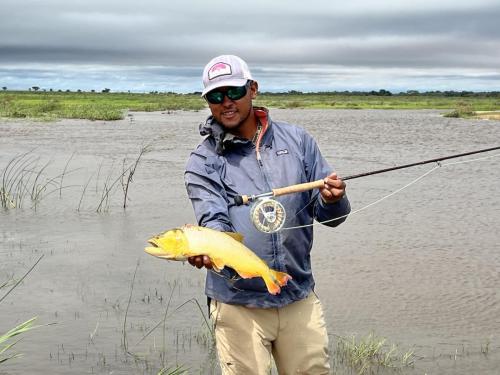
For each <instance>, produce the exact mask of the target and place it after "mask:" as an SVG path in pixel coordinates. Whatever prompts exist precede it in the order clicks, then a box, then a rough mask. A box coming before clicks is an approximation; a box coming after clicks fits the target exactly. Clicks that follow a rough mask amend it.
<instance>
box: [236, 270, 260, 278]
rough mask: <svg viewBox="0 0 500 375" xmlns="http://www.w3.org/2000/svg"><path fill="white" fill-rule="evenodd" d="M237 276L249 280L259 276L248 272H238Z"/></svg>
mask: <svg viewBox="0 0 500 375" xmlns="http://www.w3.org/2000/svg"><path fill="white" fill-rule="evenodd" d="M238 275H240V276H241V277H242V278H243V279H251V278H252V277H256V276H259V275H258V274H256V273H249V272H241V271H240V272H238Z"/></svg>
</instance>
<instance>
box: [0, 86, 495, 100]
mask: <svg viewBox="0 0 500 375" xmlns="http://www.w3.org/2000/svg"><path fill="white" fill-rule="evenodd" d="M2 90H3V91H7V86H2ZM40 90H42V91H43V92H46V91H47V89H41V88H40V87H39V86H32V87H30V88H29V89H28V91H35V92H37V91H40ZM21 91H22V90H21ZM48 91H49V92H53V91H56V90H54V89H48ZM64 91H65V92H71V90H70V89H66V90H64ZM57 92H63V90H61V89H58V90H57ZM75 92H78V93H81V92H86V91H84V90H81V89H78V90H75ZM87 92H91V93H95V92H96V90H90V91H87ZM100 92H101V93H109V92H111V89H109V88H104V89H102V90H101V91H100ZM127 93H129V94H130V90H128V91H127ZM149 94H153V95H158V94H170V95H179V94H178V93H175V92H173V91H168V92H165V93H163V92H159V91H150V92H149ZM261 94H263V95H268V96H273V95H331V96H335V95H344V96H346V95H349V96H435V97H438V96H441V97H442V96H447V97H483V98H484V97H485V98H498V97H500V91H465V90H462V91H454V90H447V91H439V90H437V91H418V90H408V91H406V92H398V93H392V92H391V91H389V90H385V89H380V90H378V91H375V90H371V91H347V90H346V91H317V92H302V91H298V90H290V91H287V92H269V91H265V92H261ZM188 95H201V92H200V91H194V92H191V93H189V94H188Z"/></svg>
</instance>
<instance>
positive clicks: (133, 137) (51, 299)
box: [0, 110, 500, 374]
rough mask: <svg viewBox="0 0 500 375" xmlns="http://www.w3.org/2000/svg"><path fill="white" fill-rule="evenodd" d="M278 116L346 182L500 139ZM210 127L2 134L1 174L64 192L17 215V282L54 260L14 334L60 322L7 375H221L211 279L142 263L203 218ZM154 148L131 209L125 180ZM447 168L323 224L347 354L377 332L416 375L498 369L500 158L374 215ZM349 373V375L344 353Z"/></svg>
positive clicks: (22, 126)
mask: <svg viewBox="0 0 500 375" xmlns="http://www.w3.org/2000/svg"><path fill="white" fill-rule="evenodd" d="M271 114H272V116H273V117H274V118H276V119H280V120H286V121H289V122H294V123H299V124H302V125H303V126H304V127H305V128H307V129H308V130H309V132H310V133H312V134H313V135H314V136H315V137H316V139H317V141H318V143H319V145H320V148H321V150H322V152H323V154H324V155H325V156H326V158H327V159H328V160H329V161H330V162H331V164H332V165H333V166H334V167H335V168H336V170H337V171H338V172H339V174H340V175H343V176H347V175H350V174H355V173H359V172H364V171H368V170H372V169H379V168H385V167H389V166H393V165H397V164H401V163H409V162H414V161H418V160H423V159H429V158H434V157H438V156H443V155H447V154H453V153H460V152H464V151H469V150H474V149H480V148H486V147H491V146H497V145H498V144H499V142H500V122H499V121H479V120H462V119H445V118H443V117H441V115H440V113H439V112H436V111H370V110H366V111H365V110H358V111H334V110H331V111H321V110H273V111H272V112H271ZM206 115H207V112H206V111H202V112H175V113H171V114H167V113H160V112H158V113H147V114H146V113H131V114H130V115H129V116H128V117H127V118H126V119H125V120H123V121H116V122H102V121H94V122H90V121H83V120H62V121H57V122H43V123H39V122H26V121H12V120H1V121H0V171H1V172H2V173H3V171H4V170H5V168H6V167H7V166H8V164H9V162H11V161H12V160H13V159H14V158H15V157H18V158H19V157H20V156H19V155H22V154H23V153H27V154H26V155H25V156H24V157H23V160H24V161H25V162H26V163H28V162H29V167H30V168H26V169H31V170H33V171H40V170H41V169H43V171H42V173H41V175H40V177H39V179H38V180H37V181H36V182H35V177H32V178H30V179H28V177H26V178H25V179H24V182H23V183H24V184H25V185H26V186H28V187H29V188H30V189H31V188H32V187H33V185H38V186H42V185H44V184H45V183H46V181H47V179H52V182H50V183H49V184H47V185H46V189H45V190H44V192H45V193H50V194H47V195H43V194H42V195H41V196H40V199H39V201H38V202H37V203H36V205H35V204H34V203H33V202H32V201H31V200H30V198H29V197H28V196H27V195H25V197H24V199H23V200H22V201H21V202H16V203H17V204H18V206H20V207H18V208H12V207H9V208H8V209H2V210H0V257H1V262H0V285H1V284H2V283H3V282H4V281H7V280H11V279H15V280H17V279H19V278H20V277H22V275H23V274H24V273H25V272H27V271H28V269H29V268H30V267H31V266H32V265H33V264H34V263H35V262H36V261H37V260H38V259H39V258H40V257H41V256H43V258H42V259H41V261H40V263H39V264H38V265H37V266H36V267H35V268H34V270H33V271H32V272H31V273H30V274H29V275H28V276H27V277H26V279H25V280H24V281H23V282H22V283H21V284H20V285H19V286H18V287H17V288H15V290H14V291H13V292H12V293H11V294H10V295H9V296H8V297H7V298H5V300H3V301H2V302H1V303H0V333H3V332H5V331H7V330H8V329H10V328H12V327H14V326H15V325H16V324H19V323H21V322H23V321H26V320H28V319H29V318H31V317H33V316H37V317H38V320H37V321H38V323H39V324H52V323H54V324H52V325H48V326H44V327H41V328H38V329H37V330H35V331H31V332H29V333H27V334H25V336H24V339H23V340H22V341H21V342H19V343H18V344H17V345H16V348H15V349H16V350H17V351H18V352H22V353H24V357H23V358H19V359H15V360H10V361H8V362H6V363H4V364H2V365H0V374H35V373H45V374H84V373H87V374H91V373H94V374H111V373H113V374H130V373H139V374H156V373H158V371H159V370H160V369H161V368H162V367H174V366H176V365H183V366H184V367H186V368H189V369H190V373H200V374H206V373H215V374H217V373H218V370H217V369H216V366H214V365H213V362H214V357H213V351H212V349H211V344H210V340H209V338H208V337H209V333H208V330H207V329H206V328H205V326H204V319H203V316H202V314H201V312H200V309H199V308H198V305H197V302H198V303H199V304H200V305H201V307H202V310H203V313H205V306H204V297H203V282H204V272H203V271H198V270H196V269H193V268H192V267H190V266H189V265H182V264H180V263H174V262H172V263H170V262H163V261H160V260H159V259H156V258H153V257H151V256H148V255H147V254H145V253H143V248H144V246H145V245H146V239H147V238H148V237H150V236H151V235H152V234H156V233H158V232H160V231H162V230H165V229H167V228H171V227H175V226H179V225H182V224H184V223H193V222H194V216H193V214H192V210H191V205H190V203H189V201H188V199H187V197H186V193H185V190H184V185H183V179H182V177H183V168H184V164H185V161H186V158H187V157H188V155H189V152H190V150H191V149H192V148H193V147H194V146H195V145H196V144H197V143H198V141H199V140H200V137H199V134H198V132H197V128H198V123H199V122H200V121H201V120H202V119H203V118H205V116H206ZM145 146H148V152H147V153H145V154H144V155H143V156H142V157H141V159H140V161H139V164H138V166H137V169H136V172H135V174H134V175H133V179H132V182H131V183H130V185H129V192H128V200H127V201H126V206H127V207H126V209H125V210H124V209H123V203H124V194H123V190H122V186H121V183H120V179H119V176H120V174H121V173H122V172H123V170H124V168H126V167H127V166H129V165H132V164H133V163H134V162H135V160H136V159H137V157H138V155H139V152H140V150H141V148H143V147H145ZM491 155H494V153H489V154H484V155H480V156H472V157H469V158H461V159H457V160H455V161H464V160H471V159H475V158H476V157H481V156H491ZM449 162H451V161H449ZM434 167H435V165H425V166H420V167H415V168H411V169H406V170H402V171H396V172H390V173H386V174H383V175H377V176H371V177H366V178H362V179H357V180H352V181H349V182H348V194H349V198H350V200H351V204H352V207H353V210H358V209H363V210H361V211H360V212H357V213H354V214H353V215H352V216H351V217H350V218H349V219H348V220H347V221H346V222H345V223H344V224H343V225H341V226H340V227H338V228H336V229H333V230H332V229H330V228H324V227H321V226H320V225H318V226H316V229H315V231H316V236H315V246H314V250H313V251H314V254H313V262H314V265H313V267H314V272H315V278H316V282H317V288H316V290H317V293H318V294H319V296H320V297H321V299H322V301H323V304H324V309H325V313H326V320H327V324H328V328H329V332H330V333H331V334H332V346H334V347H335V341H336V340H337V337H338V336H345V337H349V336H351V335H356V336H357V337H362V336H366V335H368V334H369V333H370V332H374V333H375V334H376V335H379V336H381V337H385V338H386V339H387V342H388V343H395V344H397V345H398V348H400V349H401V350H402V351H406V350H413V351H414V352H415V354H416V357H415V366H414V367H413V368H405V369H404V370H403V373H409V374H414V373H415V374H423V373H428V374H470V373H481V374H495V373H498V369H499V368H500V341H499V337H498V332H500V294H499V293H498V290H500V235H499V232H498V228H500V178H499V176H498V171H499V170H500V157H495V158H490V159H487V160H482V161H477V162H473V163H463V164H456V165H443V166H442V167H441V168H439V169H436V170H434V171H433V172H432V173H430V174H429V175H427V176H426V177H425V178H423V179H422V180H420V181H418V182H417V183H415V184H413V185H411V186H409V187H408V188H406V189H404V190H402V191H401V192H399V193H397V194H395V195H393V196H391V197H389V198H387V199H385V200H383V201H381V202H380V203H378V204H375V205H373V206H369V207H367V206H368V205H370V204H371V203H373V202H376V201H377V200H379V199H381V198H383V197H386V196H387V195H389V194H390V193H391V192H394V191H396V190H397V189H399V188H401V187H403V186H405V185H406V184H408V183H410V182H412V181H414V180H415V179H417V178H418V177H420V176H422V175H423V174H425V173H426V172H427V171H430V170H431V169H432V168H434ZM11 168H12V164H11ZM17 170H18V171H19V170H20V167H18V168H17ZM61 174H64V178H63V179H62V181H61V178H60V177H58V176H60V175H61ZM27 176H28V174H27ZM126 176H128V175H127V174H126ZM107 190H109V194H108V195H106V191H107ZM365 207H367V208H366V209H364V208H365ZM96 211H99V212H96ZM6 291H7V288H4V289H2V290H1V294H0V297H1V296H3V294H4V293H5V292H6ZM195 301H196V302H195ZM124 344H125V345H124ZM125 348H126V349H127V350H128V352H129V353H131V354H135V355H136V356H133V355H131V354H126V352H125ZM144 358H145V360H144ZM333 366H334V367H335V368H337V369H338V372H339V373H350V371H349V370H348V369H347V368H344V367H343V366H342V364H341V363H340V359H339V358H336V359H335V363H333ZM379 373H384V372H379Z"/></svg>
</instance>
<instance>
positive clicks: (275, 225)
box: [234, 146, 500, 233]
mask: <svg viewBox="0 0 500 375" xmlns="http://www.w3.org/2000/svg"><path fill="white" fill-rule="evenodd" d="M494 150H500V146H496V147H490V148H485V149H481V150H476V151H469V152H463V153H461V154H454V155H449V156H442V157H439V158H434V159H428V160H422V161H417V162H414V163H409V164H402V165H397V166H394V167H389V168H383V169H377V170H374V171H370V172H364V173H358V174H354V175H350V176H347V177H344V178H342V180H343V181H347V180H354V179H356V178H361V177H366V176H372V175H375V174H380V173H386V172H391V171H395V170H398V169H405V168H410V167H415V166H418V165H424V164H430V163H439V162H441V161H444V160H448V159H455V158H459V157H462V156H468V155H474V154H480V153H483V152H489V151H494ZM324 186H325V181H324V179H321V180H316V181H311V182H305V183H302V184H297V185H290V186H285V187H281V188H276V189H272V190H271V191H270V192H267V193H262V194H255V195H237V196H236V197H235V198H234V203H235V204H236V205H237V206H241V205H244V204H249V203H252V202H255V203H254V205H253V207H252V210H251V212H250V218H251V220H252V222H253V224H254V225H255V227H256V228H257V229H258V230H260V231H262V232H265V233H273V232H277V231H278V230H280V229H281V228H282V227H283V224H284V222H285V216H286V213H285V209H284V207H283V205H282V204H281V203H279V202H278V201H277V200H274V199H272V198H274V197H279V196H282V195H287V194H292V193H302V192H304V191H308V190H312V189H317V188H322V187H324Z"/></svg>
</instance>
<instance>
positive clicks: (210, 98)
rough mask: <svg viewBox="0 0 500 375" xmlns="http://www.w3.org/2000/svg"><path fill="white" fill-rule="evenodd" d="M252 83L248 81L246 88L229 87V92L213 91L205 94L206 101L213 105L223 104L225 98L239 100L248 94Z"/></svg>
mask: <svg viewBox="0 0 500 375" xmlns="http://www.w3.org/2000/svg"><path fill="white" fill-rule="evenodd" d="M250 82H251V81H248V82H247V83H246V85H244V86H234V87H229V88H228V89H227V90H212V91H210V92H207V93H206V94H205V99H206V100H207V102H209V103H211V104H221V103H222V102H223V101H224V97H225V96H227V97H228V98H229V99H231V100H239V99H241V98H243V97H244V96H245V95H246V94H247V89H248V87H250Z"/></svg>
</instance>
